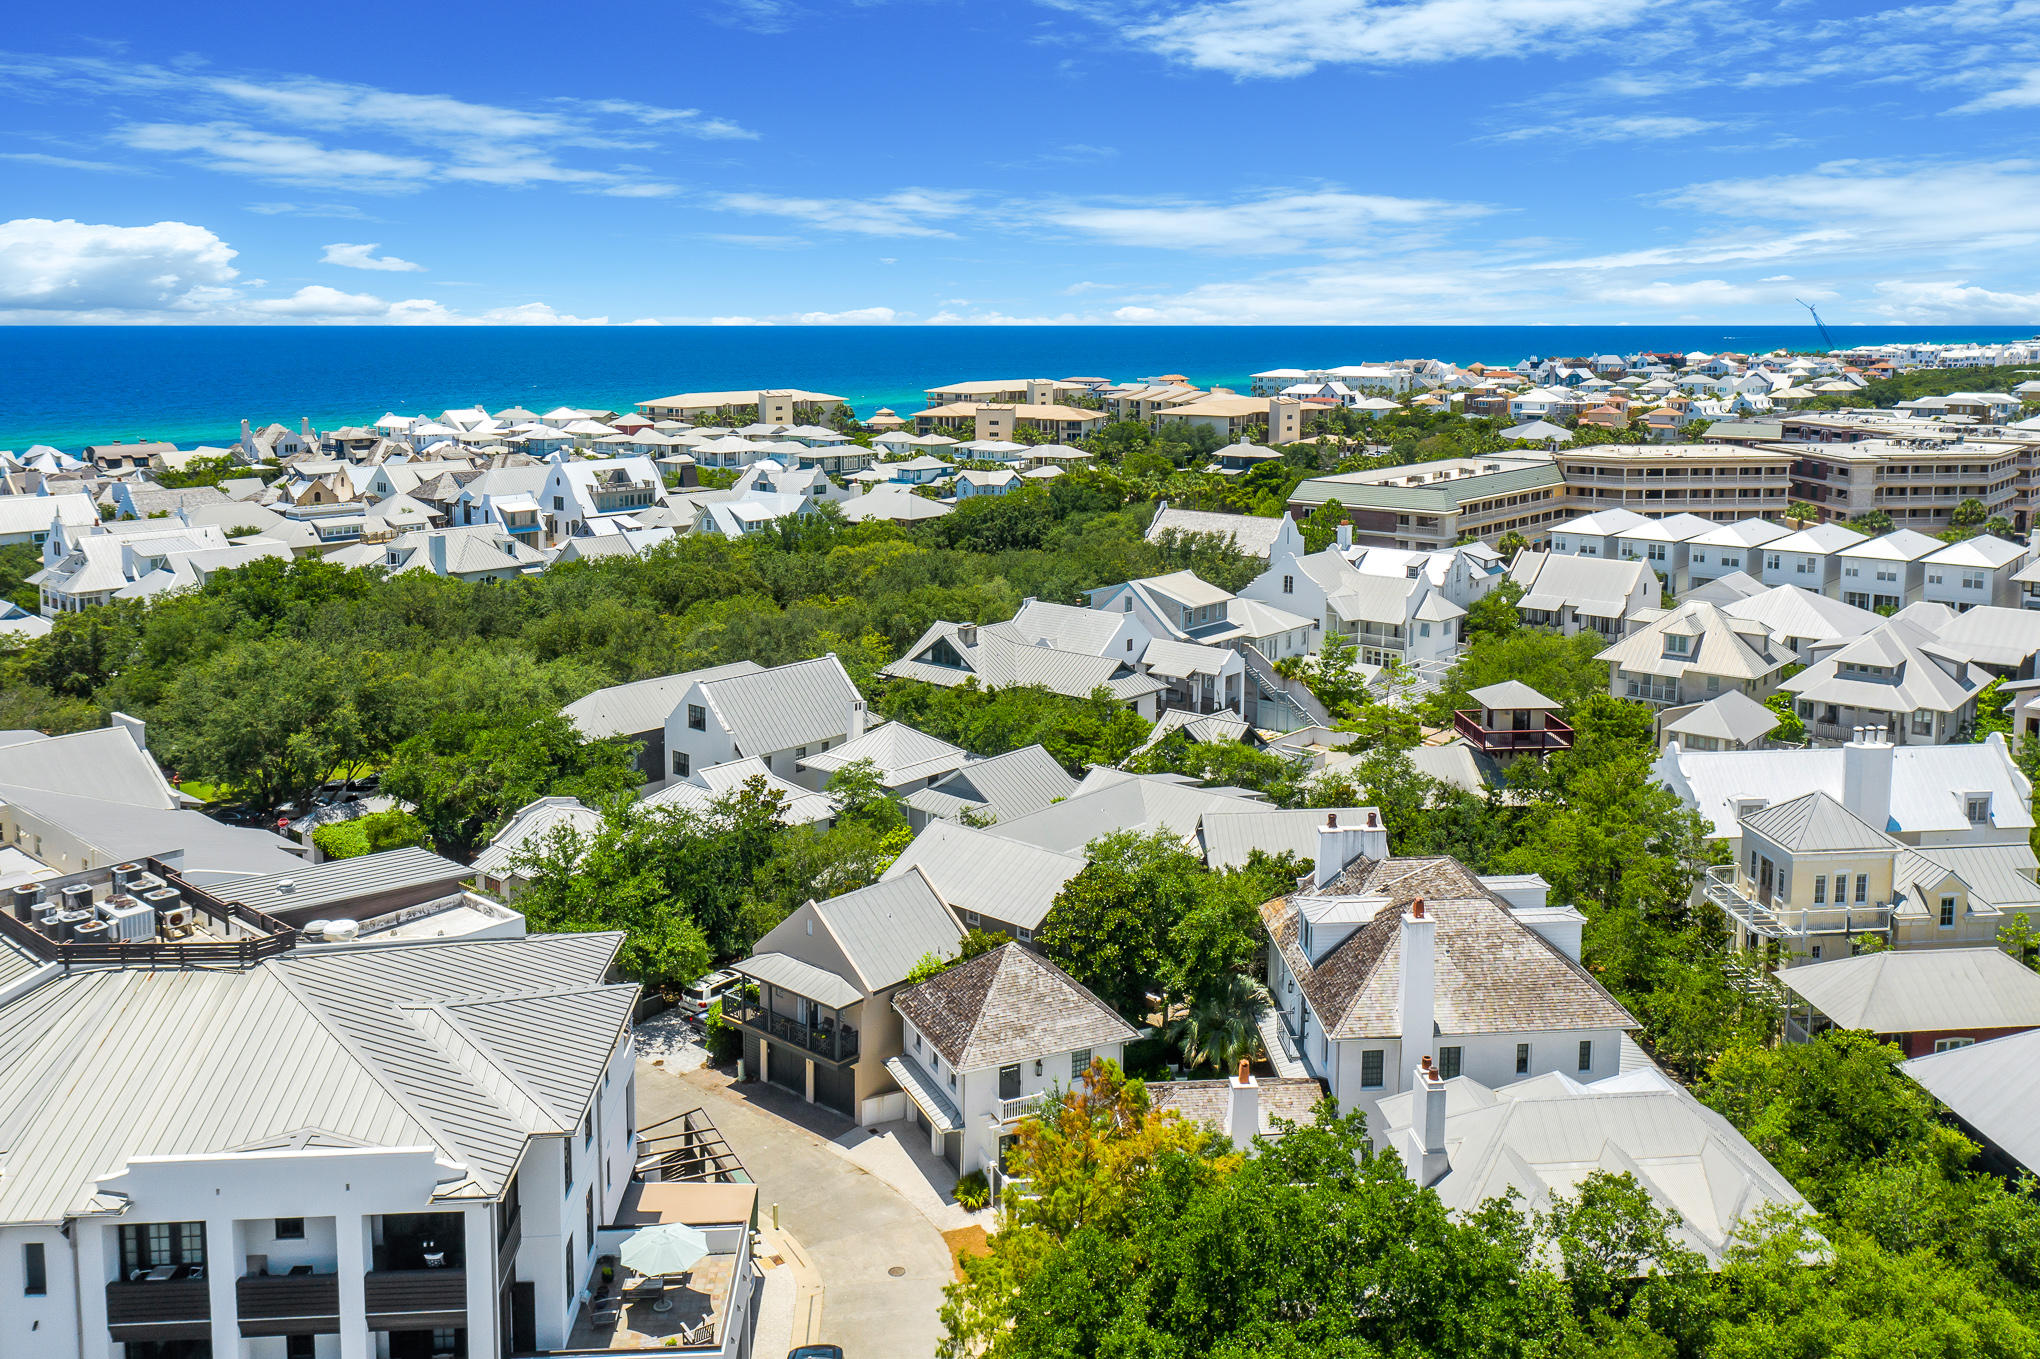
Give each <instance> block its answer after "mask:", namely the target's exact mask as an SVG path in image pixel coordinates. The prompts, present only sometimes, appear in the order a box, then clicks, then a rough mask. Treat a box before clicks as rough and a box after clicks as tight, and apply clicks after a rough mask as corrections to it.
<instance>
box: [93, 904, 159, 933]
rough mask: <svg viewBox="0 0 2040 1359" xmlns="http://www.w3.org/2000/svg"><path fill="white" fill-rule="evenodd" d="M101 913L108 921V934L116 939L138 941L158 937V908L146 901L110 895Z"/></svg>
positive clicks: (101, 908) (100, 910)
mask: <svg viewBox="0 0 2040 1359" xmlns="http://www.w3.org/2000/svg"><path fill="white" fill-rule="evenodd" d="M99 914H100V916H101V917H102V918H103V919H104V920H105V921H106V928H107V933H108V935H109V936H110V937H112V938H114V939H119V940H122V941H125V942H129V943H138V942H145V941H147V940H150V939H154V938H155V937H156V908H155V907H153V906H151V905H149V903H148V902H146V901H136V900H135V899H134V898H133V897H108V898H107V900H106V904H105V905H103V906H101V907H100V908H99Z"/></svg>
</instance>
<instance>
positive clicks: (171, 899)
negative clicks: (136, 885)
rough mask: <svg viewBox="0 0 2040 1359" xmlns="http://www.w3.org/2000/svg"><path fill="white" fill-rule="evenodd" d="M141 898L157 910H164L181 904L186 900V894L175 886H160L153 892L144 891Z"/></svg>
mask: <svg viewBox="0 0 2040 1359" xmlns="http://www.w3.org/2000/svg"><path fill="white" fill-rule="evenodd" d="M141 898H142V900H143V901H146V902H148V903H149V904H150V905H151V906H154V907H155V908H156V909H157V910H159V911H162V910H167V909H169V908H170V907H172V906H177V905H181V904H182V903H183V901H184V894H183V893H182V892H180V891H178V890H177V889H176V888H174V887H158V888H157V889H156V890H155V891H153V892H143V893H142V894H141Z"/></svg>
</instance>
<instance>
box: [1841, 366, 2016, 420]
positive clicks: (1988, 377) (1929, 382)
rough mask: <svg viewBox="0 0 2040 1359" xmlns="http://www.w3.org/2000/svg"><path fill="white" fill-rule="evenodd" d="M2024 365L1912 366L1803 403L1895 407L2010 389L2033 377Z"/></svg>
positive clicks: (1842, 406)
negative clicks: (1956, 394)
mask: <svg viewBox="0 0 2040 1359" xmlns="http://www.w3.org/2000/svg"><path fill="white" fill-rule="evenodd" d="M2032 376H2033V375H2032V373H2031V372H2029V371H2028V370H2026V369H2024V368H1915V369H1913V370H1911V371H1910V372H1905V373H1896V374H1893V375H1892V376H1891V377H1888V378H1876V379H1873V380H1872V381H1870V382H1866V383H1864V384H1863V389H1862V390H1861V391H1859V392H1851V393H1847V394H1844V393H1841V392H1835V393H1833V394H1831V395H1827V396H1817V397H1815V398H1814V399H1813V400H1811V401H1809V402H1807V403H1806V407H1805V409H1807V410H1840V409H1842V408H1844V407H1848V406H1896V405H1897V404H1898V403H1899V402H1901V401H1912V400H1916V399H1918V398H1919V397H1923V396H1947V395H1948V394H1949V393H1951V392H2010V391H2011V390H2012V388H2013V387H2015V386H2017V385H2018V384H2019V383H2021V382H2025V381H2027V380H2029V379H2030V378H2031V377H2032Z"/></svg>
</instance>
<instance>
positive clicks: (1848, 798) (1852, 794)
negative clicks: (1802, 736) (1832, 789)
mask: <svg viewBox="0 0 2040 1359" xmlns="http://www.w3.org/2000/svg"><path fill="white" fill-rule="evenodd" d="M1895 758H1896V752H1895V751H1894V750H1893V748H1892V745H1891V743H1890V742H1889V741H1887V740H1885V739H1884V728H1882V727H1857V728H1856V729H1855V739H1854V740H1852V741H1850V742H1849V744H1847V745H1845V746H1843V747H1842V805H1843V806H1844V807H1847V808H1848V809H1849V810H1850V811H1851V812H1854V813H1855V814H1856V815H1857V816H1858V817H1860V818H1861V819H1862V820H1863V821H1864V822H1865V823H1867V824H1868V825H1870V826H1872V827H1875V828H1876V829H1877V830H1884V829H1886V828H1887V826H1888V825H1889V823H1890V821H1891V767H1892V763H1893V761H1894V759H1895Z"/></svg>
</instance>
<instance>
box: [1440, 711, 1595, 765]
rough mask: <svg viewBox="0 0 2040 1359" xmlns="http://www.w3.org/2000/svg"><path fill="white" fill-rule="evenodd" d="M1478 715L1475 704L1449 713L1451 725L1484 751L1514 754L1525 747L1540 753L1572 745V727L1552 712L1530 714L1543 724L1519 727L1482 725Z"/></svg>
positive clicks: (1495, 753) (1469, 742)
mask: <svg viewBox="0 0 2040 1359" xmlns="http://www.w3.org/2000/svg"><path fill="white" fill-rule="evenodd" d="M1480 716H1481V710H1480V709H1478V708H1472V709H1468V710H1466V711H1464V712H1456V713H1454V714H1452V729H1453V730H1454V731H1456V732H1458V733H1459V734H1460V735H1461V736H1463V737H1465V738H1466V742H1467V744H1468V745H1470V746H1472V747H1473V748H1474V749H1476V750H1478V751H1480V752H1481V753H1482V754H1484V755H1516V754H1521V753H1523V752H1525V751H1528V752H1531V753H1534V754H1539V755H1542V754H1546V753H1548V752H1550V751H1554V750H1571V749H1572V743H1573V729H1572V728H1571V727H1569V726H1567V725H1566V724H1565V723H1563V722H1561V721H1559V720H1558V718H1557V717H1556V716H1555V715H1554V714H1551V713H1543V714H1533V720H1535V719H1536V718H1538V717H1541V718H1542V725H1541V726H1531V727H1522V728H1517V727H1483V726H1482V725H1481V724H1480Z"/></svg>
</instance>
